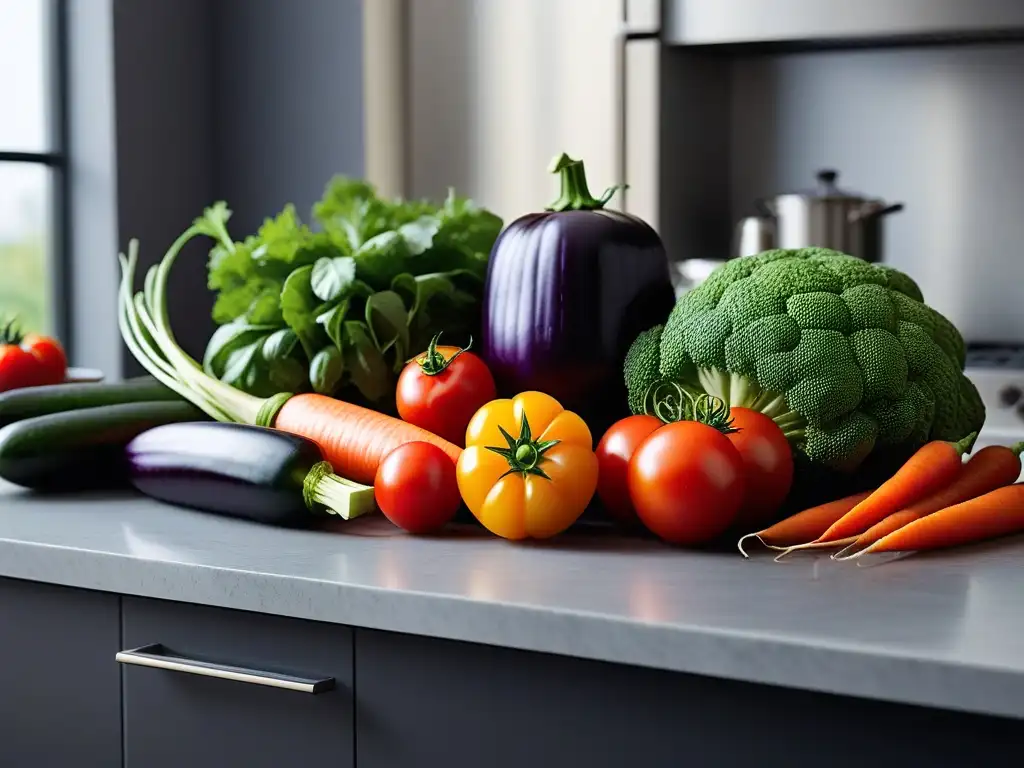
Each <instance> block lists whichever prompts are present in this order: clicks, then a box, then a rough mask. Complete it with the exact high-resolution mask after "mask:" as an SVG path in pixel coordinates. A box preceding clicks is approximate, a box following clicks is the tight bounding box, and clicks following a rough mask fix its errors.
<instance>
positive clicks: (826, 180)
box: [787, 168, 868, 203]
mask: <svg viewBox="0 0 1024 768" xmlns="http://www.w3.org/2000/svg"><path fill="white" fill-rule="evenodd" d="M815 177H816V178H817V180H818V186H817V187H815V188H814V189H805V190H801V191H799V192H790V193H788V195H793V196H796V197H803V198H808V199H813V200H835V201H837V202H850V203H860V202H864V201H865V200H867V199H868V198H867V197H866V196H865V195H862V194H860V193H859V192H851V191H849V190H845V189H840V188H839V186H837V184H836V180H837V179H838V178H839V171H834V170H832V169H829V168H826V169H822V170H820V171H818V172H817V173H816V174H815ZM788 195H787V196H788Z"/></svg>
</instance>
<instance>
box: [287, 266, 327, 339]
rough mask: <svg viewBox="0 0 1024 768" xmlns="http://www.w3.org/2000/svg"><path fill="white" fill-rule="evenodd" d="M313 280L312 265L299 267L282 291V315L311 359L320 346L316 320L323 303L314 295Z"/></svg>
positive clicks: (289, 277) (289, 276)
mask: <svg viewBox="0 0 1024 768" xmlns="http://www.w3.org/2000/svg"><path fill="white" fill-rule="evenodd" d="M312 279H313V267H312V265H308V266H305V267H299V268H298V269H297V270H295V271H294V272H292V273H291V274H290V275H288V279H287V280H285V281H284V287H283V288H282V289H281V314H282V315H283V317H284V321H285V322H286V323H287V324H288V327H289V328H291V329H292V330H293V331H295V335H296V336H297V337H298V339H299V343H300V344H302V348H303V349H304V350H305V351H306V355H307V357H309V358H310V359H312V358H313V355H315V354H316V352H317V349H318V348H319V346H320V343H319V338H318V333H317V330H318V329H319V326H318V325H317V322H316V318H317V316H318V315H319V314H320V309H319V307H320V304H321V302H320V301H319V300H318V299H317V297H316V296H315V295H314V294H313V284H312Z"/></svg>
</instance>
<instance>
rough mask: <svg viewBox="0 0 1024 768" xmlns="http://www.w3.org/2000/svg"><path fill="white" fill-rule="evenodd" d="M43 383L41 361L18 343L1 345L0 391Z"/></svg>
mask: <svg viewBox="0 0 1024 768" xmlns="http://www.w3.org/2000/svg"><path fill="white" fill-rule="evenodd" d="M42 383H43V381H42V372H41V371H40V370H39V361H37V360H36V359H35V358H34V357H32V355H30V354H29V353H28V352H26V351H25V350H24V349H22V348H21V347H20V346H18V345H17V344H2V345H0V392H6V391H7V390H9V389H21V388H22V387H35V386H39V385H40V384H42Z"/></svg>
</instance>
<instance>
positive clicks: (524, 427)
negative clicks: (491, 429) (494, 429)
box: [487, 412, 558, 480]
mask: <svg viewBox="0 0 1024 768" xmlns="http://www.w3.org/2000/svg"><path fill="white" fill-rule="evenodd" d="M498 431H500V432H501V436H502V437H504V438H505V442H506V443H508V447H507V448H497V447H494V446H490V445H489V446H487V450H488V451H492V452H494V453H496V454H498V455H499V456H501V457H502V458H503V459H505V461H507V462H508V472H506V473H505V474H504V475H502V477H505V475H512V474H517V473H518V474H521V475H522V476H523V477H524V478H525V477H526V476H527V475H536V476H537V477H543V478H545V479H546V480H550V479H551V478H550V477H548V474H547V472H545V471H544V470H543V469H542V468H541V466H540V465H541V464H542V463H544V462H545V461H547V459H546V458H545V457H544V454H545V453H547V452H548V451H549V450H551V449H552V448H554V447H555V446H556V445H558V441H557V440H534V439H533V431H532V430H531V429H530V422H529V421H527V419H526V413H525V412H524V413H523V419H522V421H521V422H520V424H519V437H512V435H510V434H509V433H508V432H507V431H505V428H504V427H502V426H500V425H499V426H498Z"/></svg>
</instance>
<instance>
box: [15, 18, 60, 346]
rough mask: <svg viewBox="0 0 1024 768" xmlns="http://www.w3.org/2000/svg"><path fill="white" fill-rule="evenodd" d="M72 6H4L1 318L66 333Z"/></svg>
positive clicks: (26, 325) (44, 330)
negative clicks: (68, 79)
mask: <svg viewBox="0 0 1024 768" xmlns="http://www.w3.org/2000/svg"><path fill="white" fill-rule="evenodd" d="M66 11H67V9H66V0H0V105H2V107H0V318H11V317H15V316H16V317H17V318H18V320H19V321H20V324H21V326H22V327H23V328H24V329H26V330H33V331H42V332H48V333H56V334H59V335H60V336H61V338H66V335H67V331H68V312H67V304H68V284H67V281H68V269H67V263H68V250H69V249H68V242H69V240H68V236H69V232H68V226H67V213H68V204H67V202H68V201H67V198H68V196H67V193H66V190H67V178H66V176H67V167H68V163H67V155H66V147H67V140H66V121H65V117H66V112H67V110H66V101H67V99H66V95H65V94H66V91H65V80H66V78H65V69H66V67H65V55H66V49H67V46H66V38H67V35H66Z"/></svg>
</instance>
